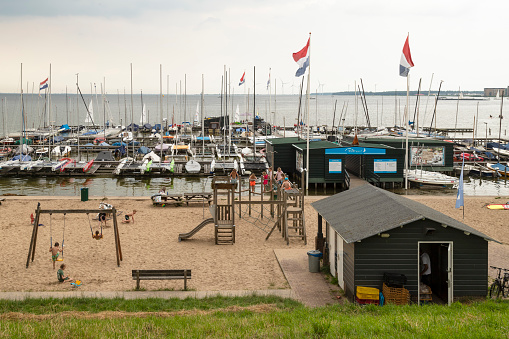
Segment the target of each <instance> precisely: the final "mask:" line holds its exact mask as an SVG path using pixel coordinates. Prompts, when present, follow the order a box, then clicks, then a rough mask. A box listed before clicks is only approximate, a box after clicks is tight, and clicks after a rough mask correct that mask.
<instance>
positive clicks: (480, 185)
mask: <svg viewBox="0 0 509 339" xmlns="http://www.w3.org/2000/svg"><path fill="white" fill-rule="evenodd" d="M211 182H212V178H211V177H200V178H142V179H134V178H120V179H116V178H104V177H95V178H88V179H86V178H69V177H67V178H61V177H47V178H46V177H40V178H9V177H7V178H0V195H3V194H21V195H31V196H35V195H37V196H44V195H52V196H80V190H81V188H83V187H88V189H89V195H90V196H100V197H103V196H120V197H137V196H151V195H152V194H154V193H157V192H158V191H159V190H160V189H161V188H162V187H163V186H164V187H166V189H167V190H168V191H171V192H172V193H188V192H204V191H211ZM242 186H243V189H247V187H248V186H247V181H246V182H243V184H242ZM464 190H465V195H472V196H476V195H477V196H487V195H488V196H508V197H509V182H507V183H506V182H505V181H504V180H498V181H493V180H485V179H483V180H480V179H478V178H471V179H470V181H466V182H465V184H464ZM394 192H395V193H399V194H423V195H426V194H431V195H451V196H455V195H456V192H457V187H453V188H440V189H437V188H427V189H423V188H416V189H411V190H409V192H405V190H404V189H397V190H394ZM309 193H310V194H311V195H315V194H317V195H322V194H323V188H321V187H319V188H318V190H317V192H316V193H315V191H314V185H311V186H310V190H309ZM333 193H334V192H333V190H332V188H331V187H329V188H328V189H327V194H333Z"/></svg>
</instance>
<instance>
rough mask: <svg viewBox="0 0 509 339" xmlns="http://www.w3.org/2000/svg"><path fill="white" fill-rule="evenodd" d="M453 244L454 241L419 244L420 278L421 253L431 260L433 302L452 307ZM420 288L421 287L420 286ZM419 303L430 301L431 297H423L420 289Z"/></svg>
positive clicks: (419, 269)
mask: <svg viewBox="0 0 509 339" xmlns="http://www.w3.org/2000/svg"><path fill="white" fill-rule="evenodd" d="M452 248H453V242H452V241H420V242H419V243H418V253H419V259H418V262H419V263H418V265H417V266H418V276H419V277H420V272H421V269H422V268H421V260H420V255H421V252H424V253H427V254H428V256H429V258H430V265H431V276H430V279H429V280H430V282H429V284H428V285H429V287H430V288H431V291H432V302H434V303H439V304H442V303H443V304H446V303H447V304H448V305H450V304H451V303H452V300H453V270H452V268H453V250H452ZM419 286H420V285H419ZM418 300H419V303H420V302H421V301H423V300H428V301H429V300H430V299H429V296H427V295H426V296H421V290H420V288H418Z"/></svg>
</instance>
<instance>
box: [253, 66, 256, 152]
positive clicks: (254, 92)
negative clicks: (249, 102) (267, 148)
mask: <svg viewBox="0 0 509 339" xmlns="http://www.w3.org/2000/svg"><path fill="white" fill-rule="evenodd" d="M255 120H256V66H253V128H252V130H253V147H254V152H253V155H254V157H255V158H256V138H255V130H256V129H255V126H256V121H255Z"/></svg>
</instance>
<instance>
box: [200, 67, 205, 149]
mask: <svg viewBox="0 0 509 339" xmlns="http://www.w3.org/2000/svg"><path fill="white" fill-rule="evenodd" d="M204 88H205V80H204V78H203V74H202V75H201V107H200V114H201V140H202V141H201V145H202V146H201V147H202V150H201V154H202V159H205V121H204V120H203V92H204Z"/></svg>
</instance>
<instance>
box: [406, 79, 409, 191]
mask: <svg viewBox="0 0 509 339" xmlns="http://www.w3.org/2000/svg"><path fill="white" fill-rule="evenodd" d="M409 92H410V73H408V74H407V77H406V109H405V118H406V123H405V125H406V133H405V135H406V136H405V150H406V152H405V190H407V189H408V129H409V128H410V124H409V123H408V105H409Z"/></svg>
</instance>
